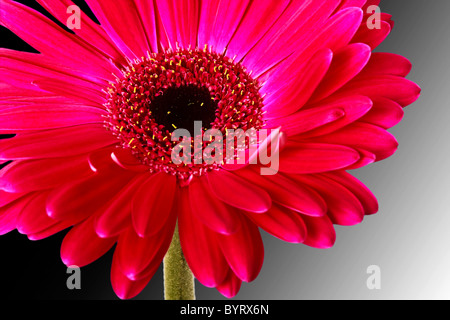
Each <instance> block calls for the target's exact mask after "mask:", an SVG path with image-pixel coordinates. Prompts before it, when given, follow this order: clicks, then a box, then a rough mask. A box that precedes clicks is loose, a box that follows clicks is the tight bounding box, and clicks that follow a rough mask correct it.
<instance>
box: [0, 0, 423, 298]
mask: <svg viewBox="0 0 450 320" xmlns="http://www.w3.org/2000/svg"><path fill="white" fill-rule="evenodd" d="M38 2H39V3H40V4H41V5H42V6H43V7H44V8H45V9H46V10H47V11H48V12H50V13H51V14H52V15H53V16H54V17H55V18H56V19H58V20H59V21H60V22H61V23H63V24H66V23H67V19H68V17H69V16H70V14H68V13H67V12H68V11H67V8H68V7H69V6H71V5H73V3H72V2H71V1H69V0H38ZM87 3H88V5H89V7H90V8H91V10H92V12H93V13H94V15H95V17H96V18H97V19H98V21H99V22H100V24H97V23H96V22H93V21H92V20H91V19H90V18H89V17H88V16H87V15H86V14H84V13H83V12H81V14H80V16H79V17H78V16H75V17H74V18H75V19H76V18H80V21H79V27H80V28H79V29H78V28H75V29H73V30H72V31H73V32H72V33H71V32H69V31H68V30H64V29H63V28H61V27H60V26H58V25H57V24H56V23H54V22H52V21H51V20H49V19H48V18H46V17H45V16H43V15H42V14H40V13H38V12H36V11H34V10H32V9H30V8H28V7H26V6H24V5H22V4H19V3H17V2H14V1H10V0H0V8H1V17H2V21H1V24H2V25H3V26H5V27H7V28H8V29H10V30H11V31H13V32H14V33H15V34H17V35H18V36H19V37H21V38H22V39H23V40H25V41H26V42H27V43H28V44H30V45H31V46H32V47H33V48H35V49H36V50H38V51H39V52H40V53H39V54H34V53H26V52H20V51H14V50H10V49H0V57H1V62H2V64H1V66H2V70H1V79H2V83H1V90H2V97H1V101H0V103H1V106H0V133H2V134H15V136H14V137H13V138H10V139H5V140H2V141H1V142H0V161H1V162H6V161H10V160H12V163H10V164H8V165H7V166H6V167H5V168H4V169H2V170H1V172H0V174H1V180H0V187H1V191H0V197H1V199H0V206H1V207H0V234H5V233H7V232H9V231H11V230H14V229H17V230H18V231H19V232H20V233H23V234H26V235H27V236H28V238H29V239H31V240H39V239H43V238H46V237H49V236H51V235H53V234H55V233H57V232H60V231H62V230H64V229H67V228H70V227H72V228H71V229H70V231H69V232H68V233H67V235H66V236H65V238H64V240H63V243H62V247H61V257H62V260H63V262H64V263H65V264H66V265H68V266H69V265H77V266H80V267H81V266H85V265H87V264H89V263H91V262H93V261H95V260H96V259H98V258H99V257H101V256H102V255H103V254H105V253H106V252H107V251H108V250H110V249H111V248H112V247H113V246H114V245H116V246H115V251H114V257H113V262H112V268H111V282H112V285H113V288H114V290H115V292H116V294H117V295H118V296H119V297H120V298H132V297H134V296H135V295H137V294H138V293H139V292H140V291H141V290H142V289H143V288H144V287H145V286H146V284H147V283H148V281H149V280H150V279H151V278H152V276H153V275H154V273H155V272H156V270H157V269H158V267H159V266H160V264H161V262H162V261H163V259H164V257H165V256H166V253H167V252H168V250H169V246H170V247H171V249H170V250H169V256H166V259H168V260H167V270H166V274H167V276H168V277H169V278H170V277H171V271H173V270H171V268H174V269H175V271H176V272H175V274H176V273H177V272H179V273H182V271H180V270H182V269H183V266H181V267H180V268H178V266H177V265H176V263H175V264H173V263H171V262H170V259H171V257H170V256H171V255H172V259H174V260H175V262H176V261H178V262H180V261H181V262H180V263H181V264H183V263H184V262H187V266H188V268H187V269H190V270H191V271H192V273H193V275H194V276H195V278H196V279H197V280H198V281H199V282H200V283H202V284H203V285H205V286H208V287H215V288H217V289H218V290H219V291H220V292H221V293H222V294H223V295H225V296H226V297H233V296H235V295H236V294H237V292H238V291H239V288H240V286H241V283H242V281H245V282H250V281H253V280H254V279H255V278H256V277H257V275H258V273H259V271H260V269H261V266H262V264H263V256H264V249H263V243H262V240H261V236H260V233H259V228H261V229H263V230H265V231H267V232H268V233H270V234H272V235H274V236H276V237H278V238H280V239H282V240H284V241H288V242H292V243H304V244H306V245H308V246H312V247H317V248H329V247H331V246H332V245H333V244H334V241H335V231H334V227H333V224H337V225H346V226H349V225H354V224H357V223H360V222H361V221H362V220H363V218H364V216H365V215H368V214H374V213H376V212H377V210H378V205H377V201H376V199H375V197H374V196H373V194H372V193H371V192H370V191H369V190H368V189H367V188H366V187H365V186H364V185H363V184H362V183H361V182H359V181H358V180H356V179H355V178H354V177H353V176H352V175H350V174H349V173H347V172H346V171H347V170H350V169H356V168H361V167H363V166H366V165H368V164H370V163H373V162H375V161H380V160H383V159H386V158H387V157H389V156H391V155H392V154H393V153H394V152H395V150H396V148H397V142H396V140H395V138H394V137H393V136H392V135H391V134H390V133H388V132H387V129H389V128H391V127H392V126H394V125H396V124H397V123H398V122H400V120H401V119H402V116H403V107H405V106H407V105H409V104H411V103H412V102H414V101H415V100H416V99H417V97H418V96H419V92H420V89H419V88H418V86H417V85H416V84H414V83H412V82H411V81H409V80H406V79H405V76H406V75H407V74H408V73H409V71H410V69H411V65H410V63H409V61H408V60H406V59H405V58H403V57H401V56H398V55H395V54H391V53H373V52H372V51H373V49H374V48H376V47H377V46H378V45H379V44H380V43H381V42H382V41H383V40H384V39H385V37H386V36H387V35H388V34H389V32H390V30H391V28H392V27H393V22H392V21H391V19H390V18H391V16H390V15H388V14H384V13H382V14H381V15H380V16H379V17H378V18H379V19H378V20H376V23H377V25H371V24H370V23H371V21H372V20H371V19H372V18H373V14H374V12H373V10H371V8H370V7H371V6H373V5H378V4H379V1H376V0H368V1H365V0H327V1H310V0H264V1H252V0H245V1H234V0H221V1H218V0H156V1H151V0H117V1H100V0H87ZM373 26H375V28H372V27H373ZM195 121H202V123H203V128H200V130H201V131H200V132H201V133H203V132H205V131H206V130H207V129H211V128H212V129H216V130H217V131H218V132H220V133H223V134H226V133H227V132H228V131H229V130H231V129H242V130H251V129H255V130H263V129H268V130H269V136H267V137H266V139H259V140H258V141H257V145H258V149H257V151H256V154H261V153H262V151H263V150H264V151H265V152H268V151H269V149H270V151H271V152H272V153H274V152H278V153H279V157H280V162H279V168H277V169H279V172H278V173H276V172H273V173H274V174H272V175H261V170H260V169H261V168H266V169H267V167H268V164H267V163H262V162H258V163H256V164H250V163H249V162H250V161H249V159H250V158H251V157H252V156H254V155H255V154H254V153H252V152H251V151H250V150H249V148H247V149H245V148H244V149H242V150H238V151H237V153H236V154H235V156H236V158H238V157H240V156H242V155H244V156H246V157H247V158H246V159H247V162H246V163H243V164H230V163H227V162H221V163H217V162H208V161H203V162H196V161H194V162H191V163H189V164H187V163H176V162H174V160H173V157H171V155H172V154H173V150H174V148H175V147H176V146H177V144H176V143H177V141H172V139H171V136H172V133H173V132H175V131H176V130H177V129H180V128H183V129H185V132H187V133H192V134H193V137H192V139H191V140H189V145H190V144H191V143H192V144H193V145H194V144H196V141H195V139H196V138H195V137H196V135H195V128H194V122H195ZM269 142H270V143H269ZM273 143H275V145H274V144H273ZM209 146H210V145H209V144H207V143H204V142H203V141H200V146H199V148H200V154H201V155H202V154H204V151H206V150H207V149H208V147H209ZM238 153H239V154H238ZM197 155H198V154H197ZM197 155H196V154H193V155H191V159H192V160H195V159H196V156H197ZM216 155H217V152H216V153H214V152H212V153H210V156H211V157H214V156H216ZM174 234H175V237H173V235H174ZM171 243H172V245H171ZM180 248H181V250H180ZM181 251H182V253H181ZM177 255H178V256H177ZM173 256H174V257H175V258H173ZM183 256H184V258H185V260H183V259H184V258H183ZM177 268H178V269H177ZM184 268H185V269H186V266H184ZM168 281H175V282H176V279H174V278H170V279H169V280H168ZM182 289H183V288H182ZM183 290H185V289H183ZM187 290H188V289H187ZM183 297H185V296H181V297H178V298H183ZM169 298H170V297H169Z"/></svg>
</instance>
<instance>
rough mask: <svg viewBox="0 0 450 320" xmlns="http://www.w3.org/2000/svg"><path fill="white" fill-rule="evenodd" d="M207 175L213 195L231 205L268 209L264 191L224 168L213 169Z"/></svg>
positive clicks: (268, 197) (269, 201)
mask: <svg viewBox="0 0 450 320" xmlns="http://www.w3.org/2000/svg"><path fill="white" fill-rule="evenodd" d="M207 177H208V182H209V185H210V188H211V190H212V192H213V193H214V194H215V196H216V197H217V198H219V199H220V200H222V201H223V202H225V203H227V204H229V205H231V206H233V207H236V208H239V209H242V210H245V211H250V212H255V213H262V212H266V211H267V210H269V208H270V207H271V205H272V200H271V199H270V196H269V195H268V194H267V192H266V191H264V190H263V189H261V188H260V187H257V186H255V185H253V184H252V183H250V182H248V181H245V180H244V179H242V178H240V177H239V176H237V175H235V174H233V173H230V172H227V171H225V170H220V171H218V172H214V171H213V172H210V173H209V174H208V175H207Z"/></svg>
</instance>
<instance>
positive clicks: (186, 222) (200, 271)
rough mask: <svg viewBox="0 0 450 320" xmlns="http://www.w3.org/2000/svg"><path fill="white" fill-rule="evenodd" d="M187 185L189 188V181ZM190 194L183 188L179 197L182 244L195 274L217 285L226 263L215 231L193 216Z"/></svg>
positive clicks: (222, 278)
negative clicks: (183, 190)
mask: <svg viewBox="0 0 450 320" xmlns="http://www.w3.org/2000/svg"><path fill="white" fill-rule="evenodd" d="M189 188H192V184H191V185H190V186H189ZM189 197H190V194H187V192H183V193H182V195H181V196H180V197H179V205H180V209H181V210H180V215H179V222H178V223H179V232H180V242H181V248H182V249H183V253H184V256H185V258H186V261H187V263H188V265H189V268H190V269H191V270H192V272H193V274H194V276H195V278H196V279H197V280H198V281H200V282H201V283H202V284H203V285H204V286H207V287H216V286H217V285H219V284H221V283H222V282H223V281H224V280H225V277H226V276H227V271H228V265H227V263H226V261H225V258H224V256H223V254H222V252H221V251H220V248H219V243H218V242H217V239H216V237H215V235H214V232H212V231H211V230H210V229H208V228H207V227H205V226H204V225H203V224H202V222H200V221H199V220H197V219H196V218H195V217H194V214H193V213H192V211H191V209H190V204H189Z"/></svg>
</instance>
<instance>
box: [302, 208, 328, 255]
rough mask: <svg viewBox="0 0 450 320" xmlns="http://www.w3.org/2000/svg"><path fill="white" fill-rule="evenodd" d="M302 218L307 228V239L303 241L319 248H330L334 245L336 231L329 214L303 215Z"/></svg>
mask: <svg viewBox="0 0 450 320" xmlns="http://www.w3.org/2000/svg"><path fill="white" fill-rule="evenodd" d="M302 219H303V222H304V223H305V225H306V229H307V234H306V239H305V241H303V243H304V244H305V245H307V246H310V247H313V248H318V249H328V248H331V247H332V246H333V245H334V243H335V242H336V231H335V230H334V227H333V223H332V222H331V220H330V218H329V217H328V216H323V217H308V216H302Z"/></svg>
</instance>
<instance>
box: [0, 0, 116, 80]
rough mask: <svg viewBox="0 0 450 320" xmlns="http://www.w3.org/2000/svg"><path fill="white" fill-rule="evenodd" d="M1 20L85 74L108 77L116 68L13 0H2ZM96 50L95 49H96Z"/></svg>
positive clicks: (51, 54) (38, 14)
mask: <svg viewBox="0 0 450 320" xmlns="http://www.w3.org/2000/svg"><path fill="white" fill-rule="evenodd" d="M2 12H3V14H2V20H1V24H2V25H3V26H5V27H6V28H8V29H10V30H11V31H12V32H14V33H15V34H17V35H18V36H19V37H20V38H22V39H23V40H24V41H25V42H27V43H28V44H29V45H31V46H32V47H33V48H35V49H36V50H37V51H39V52H40V53H42V54H44V55H46V56H48V57H53V59H54V61H55V63H57V64H65V65H66V66H67V67H71V68H73V69H75V70H83V72H85V73H86V74H89V75H93V76H97V77H102V78H104V79H111V78H112V75H111V73H112V72H114V71H117V69H116V68H115V67H114V66H113V65H112V64H111V63H110V62H109V61H108V60H106V59H105V57H104V56H103V57H102V55H99V54H98V51H97V50H96V49H95V47H92V46H90V45H87V44H86V43H84V42H82V41H81V40H79V39H78V38H77V37H76V36H74V35H72V34H70V33H68V32H66V31H64V30H63V29H61V28H60V27H59V26H58V25H57V24H55V23H54V22H52V21H51V20H49V19H48V18H46V17H45V16H43V15H42V14H40V13H38V12H37V11H35V10H33V9H31V8H28V7H27V6H24V5H22V4H19V3H17V2H14V1H10V0H5V1H2ZM96 51H97V52H96Z"/></svg>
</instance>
